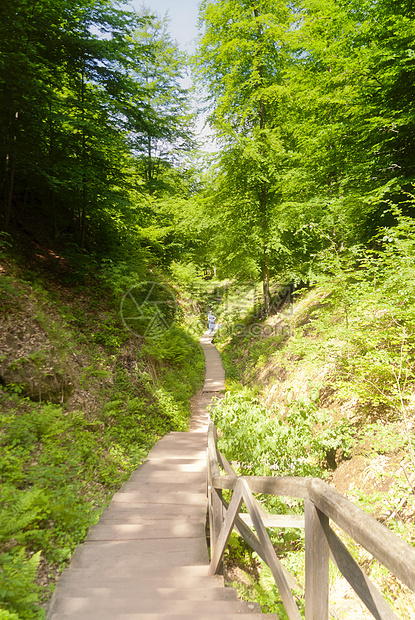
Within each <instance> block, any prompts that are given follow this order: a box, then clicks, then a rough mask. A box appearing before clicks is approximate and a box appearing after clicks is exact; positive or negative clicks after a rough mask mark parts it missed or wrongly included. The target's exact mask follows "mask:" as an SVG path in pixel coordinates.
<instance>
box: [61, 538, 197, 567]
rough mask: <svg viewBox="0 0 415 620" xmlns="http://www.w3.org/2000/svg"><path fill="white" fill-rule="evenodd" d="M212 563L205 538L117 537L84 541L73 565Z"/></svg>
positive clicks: (160, 565)
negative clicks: (147, 538)
mask: <svg viewBox="0 0 415 620" xmlns="http://www.w3.org/2000/svg"><path fill="white" fill-rule="evenodd" d="M207 563H208V552H207V545H206V540H205V539H195V538H188V539H187V538H178V539H174V538H165V539H159V540H116V541H102V542H98V541H97V542H91V543H84V544H83V545H81V546H79V547H77V548H76V550H75V553H74V555H73V558H72V561H71V567H72V568H101V569H102V568H112V569H113V571H114V573H116V572H117V571H119V570H122V569H123V568H125V569H129V570H130V571H131V572H134V571H136V570H139V571H141V570H143V569H145V570H147V569H148V568H152V567H154V568H157V567H159V568H161V567H163V566H165V567H167V566H172V567H173V566H175V567H178V566H189V565H192V566H197V565H201V564H205V565H206V564H207Z"/></svg>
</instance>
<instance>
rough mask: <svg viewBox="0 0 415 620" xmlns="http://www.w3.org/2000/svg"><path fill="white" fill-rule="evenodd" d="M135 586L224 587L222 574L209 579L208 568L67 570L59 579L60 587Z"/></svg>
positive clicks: (164, 567) (72, 568) (141, 587)
mask: <svg viewBox="0 0 415 620" xmlns="http://www.w3.org/2000/svg"><path fill="white" fill-rule="evenodd" d="M130 584H135V585H136V587H137V588H140V589H144V588H151V587H154V588H159V587H160V588H162V587H168V588H193V587H194V588H217V587H223V585H224V580H223V577H222V576H221V575H214V576H208V567H207V566H203V565H200V566H178V567H166V566H162V567H147V566H141V567H137V568H135V569H134V571H131V570H129V569H128V568H127V569H123V570H121V569H120V570H117V571H114V570H113V569H112V568H97V569H93V568H86V569H85V568H84V569H81V568H74V567H72V566H71V568H66V569H65V570H64V571H63V572H62V575H61V577H60V579H59V585H58V587H59V586H61V587H67V586H68V587H112V586H114V587H120V588H122V587H123V586H124V585H130Z"/></svg>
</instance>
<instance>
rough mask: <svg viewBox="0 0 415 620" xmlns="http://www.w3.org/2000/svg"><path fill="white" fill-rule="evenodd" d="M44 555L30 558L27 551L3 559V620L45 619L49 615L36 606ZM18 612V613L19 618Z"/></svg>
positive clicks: (0, 563) (18, 550)
mask: <svg viewBox="0 0 415 620" xmlns="http://www.w3.org/2000/svg"><path fill="white" fill-rule="evenodd" d="M40 554H41V552H40V551H39V552H38V553H34V554H33V555H32V556H31V557H28V556H27V554H26V550H25V548H24V547H20V548H14V549H12V551H10V552H7V553H2V554H1V555H0V601H1V603H0V604H1V605H2V607H3V609H0V618H2V619H3V618H4V620H6V619H9V618H10V620H14V619H15V618H18V619H22V620H26V619H27V620H32V619H35V618H36V619H38V620H42V619H43V618H45V612H44V611H43V610H41V609H39V607H38V606H37V605H36V604H37V603H38V602H39V590H40V588H39V587H38V586H36V583H35V579H36V574H37V568H38V565H39V562H40ZM14 612H17V613H16V614H15V613H14Z"/></svg>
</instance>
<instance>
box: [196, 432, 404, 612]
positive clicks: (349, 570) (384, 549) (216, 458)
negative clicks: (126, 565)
mask: <svg viewBox="0 0 415 620" xmlns="http://www.w3.org/2000/svg"><path fill="white" fill-rule="evenodd" d="M216 442H217V432H216V428H215V426H214V424H213V422H211V423H210V425H209V431H208V496H209V521H210V540H211V566H210V572H211V573H212V574H214V573H215V572H217V571H218V570H220V566H221V562H222V559H223V554H224V552H225V548H226V545H227V543H228V541H229V537H230V535H231V532H232V529H233V528H235V529H236V530H237V531H238V533H239V534H240V535H241V536H242V537H243V538H244V539H245V540H246V542H247V543H248V544H249V545H250V546H251V547H252V548H253V549H254V550H255V551H256V552H257V553H258V555H259V556H260V557H261V558H262V559H263V560H264V561H265V562H266V563H267V564H268V566H269V567H270V569H271V571H272V574H273V576H274V579H275V582H276V584H277V586H278V588H279V591H280V595H281V598H282V601H283V604H284V606H285V609H286V612H287V614H288V617H289V618H290V620H299V619H301V614H300V612H299V609H298V607H297V605H296V603H295V598H294V596H293V594H292V593H291V589H297V588H298V584H297V583H296V581H295V579H294V578H293V577H292V576H291V575H289V574H288V573H287V571H286V569H285V568H284V567H283V566H282V564H281V563H280V562H279V560H278V558H277V556H276V554H275V551H274V549H273V547H272V544H271V541H270V538H269V536H268V534H267V531H266V528H267V527H305V619H306V620H328V618H329V559H330V558H331V559H332V561H333V562H334V563H335V564H336V566H337V567H338V569H339V570H340V572H341V573H342V574H343V576H344V577H345V578H346V579H347V581H348V582H349V583H350V585H351V586H352V588H353V589H354V591H355V592H356V594H357V595H358V596H359V598H360V599H361V601H362V602H363V603H364V604H365V605H366V607H367V609H369V611H370V612H371V613H372V615H373V616H374V618H376V619H377V620H398V618H397V616H396V615H395V613H394V612H393V611H392V610H391V608H390V607H389V605H388V604H387V603H386V601H385V600H384V598H383V596H382V595H381V594H380V592H379V591H378V590H377V589H376V587H375V586H374V585H373V583H372V582H371V581H370V579H369V578H368V577H367V576H366V575H365V574H364V573H363V571H362V569H361V568H360V567H359V565H358V564H357V563H356V562H355V560H354V559H353V557H352V556H351V554H350V553H349V551H348V550H347V548H346V546H345V545H344V544H343V543H342V542H341V540H340V539H339V538H338V537H337V535H336V534H335V532H334V531H333V529H332V528H331V526H330V520H331V521H333V522H334V523H335V524H336V525H337V526H338V527H340V528H341V529H342V530H343V531H344V532H345V533H346V534H348V535H349V536H350V537H351V538H353V539H354V540H355V541H356V542H358V543H359V544H360V545H362V547H364V548H365V549H366V550H367V551H369V552H370V553H371V554H372V555H373V557H375V558H376V559H377V560H378V561H379V562H380V563H381V564H383V565H384V566H385V567H386V568H388V569H389V570H390V571H391V573H393V574H394V575H395V576H396V577H397V578H398V579H400V580H401V581H402V582H403V583H405V584H406V585H407V586H408V587H409V588H410V589H411V590H412V591H415V549H414V548H413V547H411V546H410V545H408V544H407V543H406V542H404V541H403V540H402V539H401V538H399V537H398V536H396V534H394V533H393V532H391V531H390V530H389V529H388V528H387V527H385V526H384V525H382V524H381V523H379V522H378V521H376V519H374V518H373V517H372V516H370V515H369V514H367V513H366V512H364V511H363V510H361V509H360V508H358V507H357V506H356V505H355V504H353V503H352V502H351V501H349V500H348V499H346V498H345V497H343V496H342V495H341V494H340V493H338V492H337V491H336V490H335V489H333V488H332V487H330V486H329V485H328V484H327V483H325V482H324V481H323V480H320V479H318V478H300V477H298V478H296V477H273V476H238V475H237V474H236V472H235V471H234V470H233V468H232V466H231V465H230V464H229V463H228V461H227V460H226V458H225V457H224V456H223V454H221V453H220V452H219V451H218V449H217V446H216ZM220 468H222V469H223V471H224V472H225V473H224V474H222V473H221V471H220ZM223 489H228V490H232V491H233V495H232V499H231V501H230V503H229V504H228V503H227V502H226V501H225V500H224V499H223V498H222V490H223ZM253 493H260V494H264V495H278V496H284V497H292V498H297V499H304V500H305V502H304V506H305V515H304V522H303V521H302V520H301V518H300V519H298V517H297V519H294V520H293V519H291V520H287V521H286V524H285V525H284V520H283V519H282V520H281V519H279V518H278V515H277V516H276V515H267V514H266V513H264V510H263V509H262V507H261V505H260V504H259V503H258V502H257V501H256V500H255V499H254V497H253ZM242 504H245V507H246V508H247V511H248V514H245V513H243V514H240V513H239V511H240V508H241V505H242ZM281 516H285V517H286V515H281ZM272 517H274V520H273V519H272ZM274 523H275V525H274ZM296 523H297V525H296ZM277 524H278V525H277ZM250 525H253V526H254V528H255V533H254V532H253V531H252V529H251V528H250V527H249V526H250Z"/></svg>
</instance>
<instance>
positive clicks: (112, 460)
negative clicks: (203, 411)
mask: <svg viewBox="0 0 415 620" xmlns="http://www.w3.org/2000/svg"><path fill="white" fill-rule="evenodd" d="M92 263H93V264H92V267H91V270H90V272H89V275H88V277H89V278H93V272H94V269H95V264H94V261H92ZM117 273H118V274H119V275H120V278H121V279H122V274H124V275H125V277H127V276H126V269H125V265H121V266H120V270H117V269H112V270H111V276H108V277H104V278H102V279H101V280H96V279H93V280H92V281H93V282H94V286H93V287H92V288H91V289H89V290H87V289H85V288H83V287H78V288H76V289H75V288H71V290H70V292H69V294H68V295H67V294H65V293H66V292H67V291H65V290H64V289H63V288H61V287H58V288H55V287H54V286H53V285H51V284H50V283H47V281H46V280H45V279H44V278H41V277H39V278H38V277H37V276H36V275H33V277H31V278H30V280H32V281H33V282H34V283H35V284H29V283H28V282H29V278H27V279H26V281H25V282H24V283H23V282H22V281H21V280H19V279H17V278H15V277H13V278H12V284H13V286H16V288H18V289H19V290H22V291H23V292H22V295H24V296H27V298H28V299H29V298H30V304H31V305H30V308H31V310H32V313H33V315H36V317H37V320H38V321H40V324H41V326H42V330H43V332H42V348H41V349H40V348H34V349H31V348H30V347H28V348H26V349H25V353H24V355H23V354H22V353H21V352H20V354H19V356H17V357H15V359H14V361H12V362H11V365H12V366H13V367H14V369H15V372H18V371H20V370H21V369H22V368H23V369H24V368H25V367H26V365H27V364H29V363H30V364H32V365H33V366H34V367H36V368H37V367H42V365H44V364H46V365H48V366H49V365H50V364H51V359H50V356H51V355H53V356H54V357H56V358H61V359H62V361H63V362H64V363H65V364H66V365H68V367H69V368H68V371H69V372H70V373H71V377H72V381H73V384H74V393H75V396H76V398H75V402H76V405H77V406H78V407H79V409H77V408H76V405H75V406H74V403H73V402H71V400H70V399H69V400H68V402H66V403H65V404H64V405H59V406H58V405H54V404H52V403H47V402H46V403H35V402H32V401H31V400H29V399H28V398H23V397H22V395H21V391H20V390H19V389H18V386H11V385H7V386H6V387H3V388H2V389H0V487H1V490H2V492H1V497H0V565H1V567H0V607H1V608H2V612H1V613H3V608H4V614H6V612H7V613H9V612H10V614H13V613H15V614H17V616H18V617H19V618H22V619H24V618H28V619H30V618H42V617H44V612H43V611H42V610H41V609H40V608H39V605H38V604H39V602H42V601H44V600H45V599H46V598H47V597H48V596H49V595H50V593H49V592H47V591H46V588H44V587H43V588H41V589H39V588H37V586H36V572H37V568H38V566H39V561H40V558H41V561H42V570H47V571H49V572H50V573H54V574H58V573H59V571H60V570H61V569H62V568H63V567H64V566H65V565H66V564H67V563H68V561H69V560H70V558H71V556H72V553H73V551H74V549H75V548H76V546H77V545H78V544H80V543H81V542H83V541H84V539H85V536H86V533H87V531H88V529H89V527H90V526H91V525H92V524H94V523H96V521H97V520H98V518H99V515H100V513H101V510H102V508H103V507H104V506H105V505H107V503H108V502H109V500H110V498H111V496H112V494H113V493H114V491H115V490H117V489H118V488H119V487H120V485H121V484H122V482H123V481H124V480H126V479H127V478H128V476H129V475H130V473H131V472H132V471H133V470H134V469H135V468H136V467H137V465H138V464H139V463H141V462H142V461H143V460H144V459H145V457H146V455H147V453H148V451H149V449H150V448H151V447H152V446H153V445H154V443H155V442H156V441H157V440H158V438H159V437H161V436H163V435H164V434H166V433H168V432H170V431H171V430H185V429H186V428H187V426H188V420H189V414H190V407H189V401H190V398H191V397H192V396H193V394H194V392H195V391H196V390H197V389H198V388H199V387H200V385H201V381H202V377H203V369H204V360H203V354H202V352H201V349H200V346H199V345H198V343H197V341H196V340H195V339H194V338H193V337H192V336H190V335H188V334H187V333H186V331H185V329H184V327H185V325H186V323H185V321H183V327H180V328H179V327H174V328H173V329H172V330H171V333H169V332H168V333H166V335H165V338H161V339H159V341H157V340H154V339H149V340H148V341H147V342H146V344H145V346H144V347H143V346H142V341H138V340H137V339H136V338H131V336H130V334H129V332H128V331H127V330H125V329H124V330H123V329H121V326H120V322H119V319H118V317H117V313H116V310H117V308H116V307H114V303H113V300H114V299H117V302H119V297H118V298H117V296H118V292H119V291H120V288H119V287H117V286H116V284H115V280H116V276H117ZM136 275H137V272H136ZM152 277H153V278H154V277H155V276H152ZM113 278H114V279H113ZM103 281H104V282H103ZM125 282H127V281H124V283H122V285H124V284H125ZM58 291H59V292H58ZM60 294H62V296H63V297H64V299H65V304H61V303H60ZM0 319H1V320H2V317H0ZM30 320H33V319H32V317H31V318H30V319H28V318H27V317H26V315H25V314H24V312H23V310H21V311H20V314H19V313H17V314H16V315H15V321H16V323H17V324H20V323H23V324H24V326H25V327H26V324H27V325H30ZM50 343H53V347H52V346H50ZM9 355H10V351H9ZM6 357H7V356H5V357H4V359H3V360H2V362H3V361H4V360H5V359H6ZM73 360H75V362H74V361H73ZM83 404H84V405H85V410H84V408H83V406H82V405H83ZM91 405H92V406H91ZM23 593H24V595H23ZM11 617H13V616H11Z"/></svg>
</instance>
